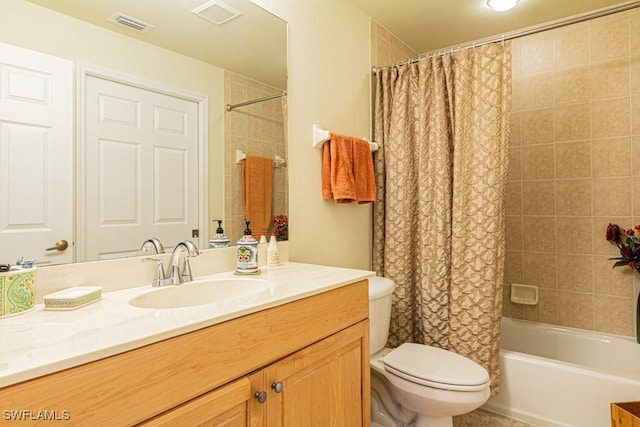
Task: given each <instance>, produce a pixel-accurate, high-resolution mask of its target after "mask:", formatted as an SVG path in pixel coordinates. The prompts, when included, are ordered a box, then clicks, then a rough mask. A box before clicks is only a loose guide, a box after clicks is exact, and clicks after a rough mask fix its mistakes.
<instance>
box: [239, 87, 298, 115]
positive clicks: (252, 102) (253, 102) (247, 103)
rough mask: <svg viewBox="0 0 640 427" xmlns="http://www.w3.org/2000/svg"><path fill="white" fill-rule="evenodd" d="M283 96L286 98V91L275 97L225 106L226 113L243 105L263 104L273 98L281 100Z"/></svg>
mask: <svg viewBox="0 0 640 427" xmlns="http://www.w3.org/2000/svg"><path fill="white" fill-rule="evenodd" d="M283 96H287V91H286V90H285V91H284V92H282V93H277V94H275V95H269V96H263V97H262V98H258V99H252V100H251V101H246V102H241V103H239V104H233V105H231V104H227V107H226V108H227V111H231V110H233V109H234V108H237V107H244V106H245V105H250V104H255V103H258V102H263V101H268V100H270V99H275V98H282V97H283Z"/></svg>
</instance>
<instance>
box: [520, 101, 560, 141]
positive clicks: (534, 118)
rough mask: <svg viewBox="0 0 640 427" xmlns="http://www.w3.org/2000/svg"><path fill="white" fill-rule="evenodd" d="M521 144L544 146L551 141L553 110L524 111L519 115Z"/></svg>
mask: <svg viewBox="0 0 640 427" xmlns="http://www.w3.org/2000/svg"><path fill="white" fill-rule="evenodd" d="M520 126H521V130H520V135H521V138H522V144H523V145H527V144H544V143H549V142H552V141H553V108H541V109H538V110H526V111H522V112H521V113H520Z"/></svg>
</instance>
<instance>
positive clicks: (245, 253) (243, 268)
mask: <svg viewBox="0 0 640 427" xmlns="http://www.w3.org/2000/svg"><path fill="white" fill-rule="evenodd" d="M244 222H245V224H246V225H247V228H245V230H244V236H242V238H241V239H240V240H238V248H237V258H236V273H237V274H258V273H259V271H260V270H258V241H257V240H256V239H255V238H254V237H253V236H252V235H251V229H250V228H249V224H250V223H249V221H247V220H246V219H245V220H244Z"/></svg>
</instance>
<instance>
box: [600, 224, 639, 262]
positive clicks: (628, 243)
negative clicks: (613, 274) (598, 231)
mask: <svg viewBox="0 0 640 427" xmlns="http://www.w3.org/2000/svg"><path fill="white" fill-rule="evenodd" d="M634 228H635V229H637V230H639V232H638V234H636V232H635V231H634V230H633V229H632V228H629V229H627V230H623V229H621V228H620V227H619V226H618V225H617V224H611V223H610V224H609V225H608V226H607V232H606V238H607V240H608V241H610V242H612V243H614V244H615V245H616V246H617V247H618V250H619V251H620V256H619V257H617V258H609V259H611V260H616V262H615V263H614V264H613V268H615V267H622V266H627V267H630V268H632V269H633V270H635V271H637V272H639V273H640V237H639V236H640V225H636V226H635V227H634Z"/></svg>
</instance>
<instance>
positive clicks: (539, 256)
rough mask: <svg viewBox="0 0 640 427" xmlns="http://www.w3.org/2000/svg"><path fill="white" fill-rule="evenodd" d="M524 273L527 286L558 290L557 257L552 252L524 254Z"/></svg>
mask: <svg viewBox="0 0 640 427" xmlns="http://www.w3.org/2000/svg"><path fill="white" fill-rule="evenodd" d="M522 273H523V275H524V283H525V284H526V285H535V286H538V287H541V288H548V289H555V288H556V256H555V254H554V253H552V252H547V253H545V252H524V253H523V264H522Z"/></svg>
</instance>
